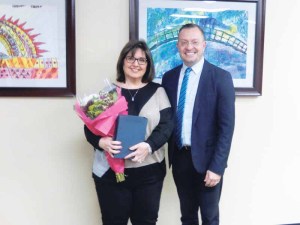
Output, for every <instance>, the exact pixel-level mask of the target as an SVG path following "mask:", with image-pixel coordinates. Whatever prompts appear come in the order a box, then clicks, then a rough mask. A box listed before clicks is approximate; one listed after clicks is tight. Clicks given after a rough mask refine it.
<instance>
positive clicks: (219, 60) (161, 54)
mask: <svg viewBox="0 0 300 225" xmlns="http://www.w3.org/2000/svg"><path fill="white" fill-rule="evenodd" d="M129 10H130V12H129V24H130V27H129V30H130V32H129V35H130V37H129V38H130V39H144V40H145V41H146V42H147V44H148V46H149V48H150V50H151V53H152V55H153V60H154V63H155V70H156V78H155V80H156V81H157V82H160V81H161V78H162V76H163V74H164V73H165V72H166V71H168V70H170V69H171V68H173V67H175V66H177V65H179V64H181V63H182V61H181V59H180V57H179V54H178V52H177V48H176V43H177V38H178V31H179V29H180V27H181V26H182V25H183V24H186V23H195V24H198V25H199V26H200V27H201V28H202V29H203V30H204V33H205V39H206V42H207V47H206V50H205V55H204V56H205V58H206V59H207V60H208V61H209V62H211V63H213V64H215V65H217V66H219V67H221V68H223V69H225V70H227V71H229V72H230V73H231V75H232V78H233V83H234V87H235V91H236V95H247V96H249V95H253V96H259V95H261V94H262V70H263V47H264V24H265V0H251V1H249V0H232V1H227V0H226V1H219V0H216V1H201V0H198V1H197V0H193V1H180V0H164V1H159V0H130V4H129Z"/></svg>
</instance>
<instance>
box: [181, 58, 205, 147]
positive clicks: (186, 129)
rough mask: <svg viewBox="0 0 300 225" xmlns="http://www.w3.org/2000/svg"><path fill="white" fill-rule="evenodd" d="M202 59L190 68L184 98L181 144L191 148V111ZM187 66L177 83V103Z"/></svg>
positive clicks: (202, 62) (182, 69)
mask: <svg viewBox="0 0 300 225" xmlns="http://www.w3.org/2000/svg"><path fill="white" fill-rule="evenodd" d="M203 64H204V58H203V57H202V59H201V60H200V61H199V62H198V63H197V64H195V65H194V66H192V71H191V73H190V76H189V80H188V84H187V91H186V98H185V106H184V113H183V120H182V123H183V124H182V139H183V140H182V144H183V145H188V146H191V134H192V117H193V109H194V102H195V98H196V94H197V90H198V84H199V80H200V75H201V72H202V69H203ZM186 68H187V66H186V65H184V64H183V66H182V68H181V71H180V76H179V82H178V93H177V103H178V99H179V94H180V89H181V84H182V80H183V76H184V72H185V70H186Z"/></svg>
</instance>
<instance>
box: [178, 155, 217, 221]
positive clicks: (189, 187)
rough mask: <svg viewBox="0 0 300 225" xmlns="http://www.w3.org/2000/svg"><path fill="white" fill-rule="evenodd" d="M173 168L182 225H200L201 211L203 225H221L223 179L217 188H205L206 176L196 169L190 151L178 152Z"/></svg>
mask: <svg viewBox="0 0 300 225" xmlns="http://www.w3.org/2000/svg"><path fill="white" fill-rule="evenodd" d="M172 168H173V169H172V172H173V177H174V181H175V184H176V187H177V193H178V196H179V200H180V209H181V221H182V225H199V218H198V212H199V209H200V212H201V218H202V224H203V225H219V200H220V196H221V190H222V179H221V181H220V183H219V184H217V185H216V186H215V187H205V183H204V178H205V174H199V173H198V172H197V171H196V170H195V169H194V166H193V162H192V158H191V151H190V150H176V151H175V152H174V157H173V163H172Z"/></svg>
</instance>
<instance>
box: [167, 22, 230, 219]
mask: <svg viewBox="0 0 300 225" xmlns="http://www.w3.org/2000/svg"><path fill="white" fill-rule="evenodd" d="M205 47H206V42H205V38H204V33H203V30H202V29H201V28H200V27H199V26H198V25H196V24H186V25H183V26H182V27H181V29H180V30H179V34H178V42H177V48H178V51H179V54H180V57H181V59H182V61H183V65H180V66H178V67H176V68H174V69H172V70H170V71H168V72H166V73H165V75H164V76H163V80H162V85H163V87H164V88H165V90H166V92H167V94H168V97H169V99H170V102H171V105H172V107H173V110H174V115H175V113H176V115H177V116H176V117H177V118H176V121H177V122H176V128H175V129H174V132H173V135H172V137H171V138H170V140H169V162H170V165H172V172H173V177H174V181H175V184H176V188H177V192H178V196H179V200H180V209H181V221H182V225H198V224H199V219H198V212H199V209H200V213H201V219H202V224H203V225H218V224H219V200H220V196H221V190H222V177H223V174H224V170H225V168H226V166H227V160H228V156H229V151H230V146H231V140H232V136H233V130H234V119H235V106H234V102H235V92H234V87H233V82H232V78H231V75H230V73H229V72H227V71H225V70H223V69H221V68H219V67H217V66H215V65H212V64H210V63H209V62H208V61H207V60H205V59H204V56H203V54H204V50H205ZM175 111H176V112H175Z"/></svg>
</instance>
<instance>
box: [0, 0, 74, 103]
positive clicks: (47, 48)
mask: <svg viewBox="0 0 300 225" xmlns="http://www.w3.org/2000/svg"><path fill="white" fill-rule="evenodd" d="M75 68H76V67H75V0H47V1H39V0H0V96H45V97H51V96H53V97H54V96H55V97H58V96H74V95H75V94H76V75H75V71H76V70H75Z"/></svg>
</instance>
